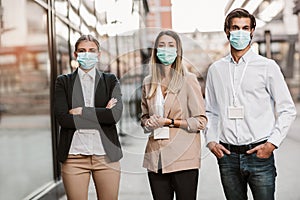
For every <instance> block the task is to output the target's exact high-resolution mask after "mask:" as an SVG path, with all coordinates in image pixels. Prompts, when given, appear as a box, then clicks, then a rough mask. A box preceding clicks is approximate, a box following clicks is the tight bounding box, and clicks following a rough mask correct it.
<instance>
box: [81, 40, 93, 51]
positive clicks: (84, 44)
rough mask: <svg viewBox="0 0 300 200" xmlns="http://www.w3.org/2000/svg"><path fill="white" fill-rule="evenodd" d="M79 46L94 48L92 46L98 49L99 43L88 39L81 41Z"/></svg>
mask: <svg viewBox="0 0 300 200" xmlns="http://www.w3.org/2000/svg"><path fill="white" fill-rule="evenodd" d="M77 48H78V49H92V48H95V49H98V47H97V45H96V43H95V42H92V41H87V40H84V41H81V42H80V43H79V44H78V47H77Z"/></svg>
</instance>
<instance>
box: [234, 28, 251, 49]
mask: <svg viewBox="0 0 300 200" xmlns="http://www.w3.org/2000/svg"><path fill="white" fill-rule="evenodd" d="M229 41H230V44H231V46H232V47H233V48H235V49H236V50H243V49H245V48H246V47H247V46H248V44H249V43H250V41H251V36H250V32H249V31H244V30H238V31H231V32H230V36H229Z"/></svg>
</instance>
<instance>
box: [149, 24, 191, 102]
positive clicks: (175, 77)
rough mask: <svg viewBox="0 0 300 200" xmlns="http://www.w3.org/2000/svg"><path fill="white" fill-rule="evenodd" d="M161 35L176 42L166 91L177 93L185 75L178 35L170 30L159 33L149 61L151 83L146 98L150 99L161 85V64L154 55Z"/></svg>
mask: <svg viewBox="0 0 300 200" xmlns="http://www.w3.org/2000/svg"><path fill="white" fill-rule="evenodd" d="M163 35H168V36H170V37H172V38H173V39H174V40H175V41H176V48H177V57H176V59H175V61H174V62H173V63H172V65H171V68H172V70H171V73H172V78H171V81H170V83H169V85H168V86H167V91H168V92H172V93H178V92H179V90H180V88H181V86H182V84H183V78H184V75H185V68H184V67H183V65H182V55H183V51H182V43H181V40H180V37H179V35H178V34H177V33H176V32H174V31H171V30H167V31H161V32H160V33H159V34H158V36H157V37H156V40H155V43H154V48H153V50H152V54H151V59H150V67H151V69H150V76H151V78H150V79H151V81H150V84H151V86H150V91H149V93H148V95H147V96H146V98H151V97H153V96H154V95H155V92H156V89H157V87H158V85H159V84H160V83H161V79H162V73H163V72H164V71H163V70H162V63H161V62H160V60H159V59H158V58H157V56H156V53H157V47H158V42H159V38H160V37H162V36H163Z"/></svg>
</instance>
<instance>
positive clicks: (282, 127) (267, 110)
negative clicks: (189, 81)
mask: <svg viewBox="0 0 300 200" xmlns="http://www.w3.org/2000/svg"><path fill="white" fill-rule="evenodd" d="M245 68H246V69H245ZM230 73H231V76H230ZM243 73H244V76H243ZM234 91H235V95H234ZM234 96H236V106H240V107H243V109H244V114H243V117H242V118H237V119H230V118H229V116H228V107H229V106H233V104H234V103H233V102H234V100H233V99H234ZM205 101H206V114H207V117H208V124H207V129H206V131H205V137H206V142H207V143H209V142H211V141H215V142H219V141H222V142H224V143H229V144H234V145H244V144H250V143H256V142H260V141H263V140H268V141H269V142H271V143H272V144H274V145H275V146H277V147H278V146H279V145H280V144H281V142H282V141H283V139H284V138H285V137H286V134H287V132H288V130H289V127H290V125H291V124H292V122H293V121H294V119H295V117H296V108H295V105H294V103H293V100H292V98H291V95H290V92H289V90H288V87H287V84H286V82H285V80H284V77H283V75H282V73H281V71H280V67H279V66H278V65H277V64H276V63H275V61H274V60H271V59H267V58H265V57H262V56H260V55H258V54H256V53H254V52H253V51H252V50H251V49H250V50H249V51H248V52H246V54H245V55H244V56H243V57H242V58H241V59H240V60H239V63H236V62H234V60H233V58H232V56H231V55H228V56H227V57H225V58H223V59H221V60H219V61H216V62H215V63H213V64H212V65H211V66H210V68H209V70H208V74H207V80H206V91H205Z"/></svg>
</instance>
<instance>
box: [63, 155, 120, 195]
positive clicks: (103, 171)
mask: <svg viewBox="0 0 300 200" xmlns="http://www.w3.org/2000/svg"><path fill="white" fill-rule="evenodd" d="M61 172H62V179H63V184H64V188H65V191H66V194H67V197H68V200H87V199H88V188H89V182H90V175H92V177H93V181H94V183H95V188H96V192H97V197H98V200H117V199H118V193H119V184H120V162H112V163H108V162H107V157H106V156H95V155H91V156H85V155H69V156H68V159H67V160H66V161H65V162H64V163H63V164H62V168H61Z"/></svg>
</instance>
